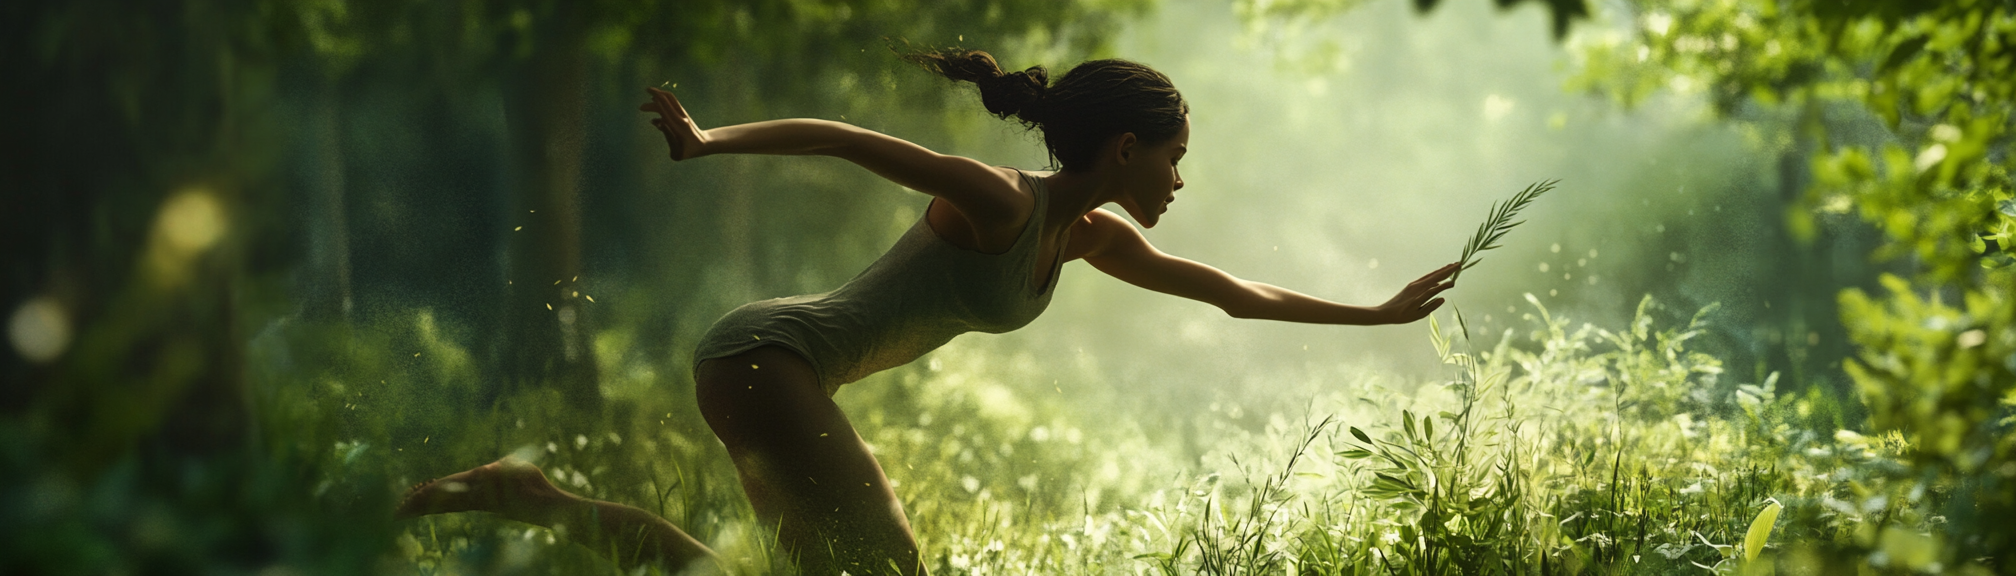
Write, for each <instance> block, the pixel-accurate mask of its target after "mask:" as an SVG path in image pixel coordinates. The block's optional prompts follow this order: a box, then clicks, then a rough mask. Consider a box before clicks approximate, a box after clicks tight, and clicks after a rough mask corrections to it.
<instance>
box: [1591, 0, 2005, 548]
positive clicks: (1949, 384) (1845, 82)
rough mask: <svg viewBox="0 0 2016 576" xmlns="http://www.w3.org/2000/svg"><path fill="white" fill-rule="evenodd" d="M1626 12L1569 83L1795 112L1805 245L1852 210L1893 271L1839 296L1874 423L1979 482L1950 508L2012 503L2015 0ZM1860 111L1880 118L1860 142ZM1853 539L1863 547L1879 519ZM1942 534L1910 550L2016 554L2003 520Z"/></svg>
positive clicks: (1702, 6) (1799, 230) (1926, 472)
mask: <svg viewBox="0 0 2016 576" xmlns="http://www.w3.org/2000/svg"><path fill="white" fill-rule="evenodd" d="M1627 28H1628V30H1629V31H1630V32H1631V36H1630V37H1628V38H1620V37H1616V36H1595V37H1592V38H1590V39H1585V40H1584V41H1583V42H1582V46H1581V47H1582V50H1581V51H1580V54H1579V57H1580V58H1582V62H1581V64H1582V67H1581V68H1582V70H1581V75H1580V76H1579V77H1578V78H1579V80H1578V81H1577V83H1578V85H1579V86H1582V87H1588V88H1594V89H1598V90H1601V91H1605V92H1608V93H1610V94H1612V95H1613V96H1616V97H1617V98H1618V99H1620V100H1622V101H1624V102H1626V103H1631V102H1635V101H1638V100H1640V99H1643V98H1644V97H1646V96H1649V95H1650V94H1652V93H1654V92H1656V91H1658V90H1661V89H1665V88H1668V87H1670V88H1673V89H1675V90H1676V91H1679V92H1683V93H1684V92H1689V91H1692V90H1696V89H1700V90H1705V91H1707V92H1708V93H1709V94H1710V96H1711V97H1712V100H1713V102H1714V103H1715V104H1716V108H1717V109H1718V110H1719V111H1721V112H1722V113H1723V114H1725V115H1729V116H1733V117H1736V118H1738V119H1754V118H1756V117H1757V116H1758V115H1757V114H1756V113H1754V112H1745V110H1756V109H1761V110H1765V111H1767V113H1778V114H1784V115H1787V116H1790V117H1794V118H1797V119H1798V120H1797V122H1798V124H1797V128H1798V130H1799V133H1800V134H1801V136H1802V137H1801V139H1800V141H1801V142H1810V144H1807V145H1805V146H1810V147H1811V148H1812V150H1811V151H1810V154H1811V160H1810V162H1809V164H1810V172H1811V175H1812V179H1811V184H1810V185H1809V186H1808V187H1807V188H1806V189H1804V190H1800V191H1795V192H1798V193H1800V201H1799V203H1798V204H1796V205H1794V206H1792V207H1790V208H1789V209H1788V211H1787V213H1786V219H1787V227H1788V230H1789V231H1791V232H1792V233H1793V234H1794V235H1795V236H1797V237H1799V238H1801V239H1804V240H1808V241H1811V240H1812V239H1814V238H1816V237H1817V236H1818V223H1819V221H1820V218H1824V216H1825V215H1828V214H1846V213H1850V212H1852V213H1855V214H1857V215H1859V216H1860V218H1861V220H1862V221H1863V222H1866V223H1868V224H1870V225H1872V226H1873V227H1874V228H1875V229H1877V230H1879V231H1881V233H1882V237H1883V239H1884V242H1883V243H1882V244H1881V245H1880V246H1878V247H1877V248H1876V250H1875V252H1874V254H1873V256H1874V257H1876V258H1879V259H1883V260H1889V261H1893V262H1899V263H1900V264H1901V270H1903V271H1904V276H1903V277H1899V276H1885V277H1884V278H1883V279H1882V281H1881V283H1882V284H1883V285H1884V288H1885V289H1884V291H1883V292H1882V293H1878V294H1873V295H1872V294H1869V293H1867V292H1864V291H1862V290H1861V289H1858V288H1848V289H1845V290H1843V291H1842V292H1841V294H1840V315H1841V321H1842V324H1843V325H1844V326H1845V327H1846V328H1847V331H1848V335H1849V337H1850V339H1851V340H1852V341H1853V342H1854V343H1855V345H1856V347H1857V351H1856V353H1855V356H1856V358H1854V359H1852V360H1850V361H1849V362H1847V364H1846V366H1845V368H1846V370H1847V373H1848V375H1849V376H1850V377H1851V378H1852V379H1853V380H1854V382H1855V387H1856V389H1857V390H1858V391H1859V392H1860V394H1861V397H1862V400H1863V401H1864V402H1865V403H1866V404H1867V405H1868V409H1869V411H1870V419H1871V424H1873V425H1874V426H1875V427H1876V428H1877V429H1878V430H1885V431H1897V432H1899V433H1901V434H1902V435H1903V437H1904V438H1907V439H1908V440H1909V442H1910V443H1911V445H1912V446H1915V450H1914V452H1913V453H1912V454H1911V457H1910V458H1909V461H1910V462H1912V464H1913V465H1914V469H1915V470H1916V472H1915V474H1919V475H1923V476H1924V477H1928V478H1934V479H1936V480H1934V481H1933V483H1934V484H1948V485H1954V486H1960V487H1965V488H1964V489H1965V490H1968V491H1970V492H1975V491H1978V493H1979V494H1983V495H1984V497H1983V499H1982V500H1981V501H1979V502H1978V503H1977V504H1976V505H1975V506H1974V507H1972V508H1971V509H1964V510H1951V511H1949V512H1951V513H1952V515H1953V516H1955V517H1997V516H2002V517H2006V516H2007V515H2008V514H2010V513H2016V497H2010V496H2006V494H2008V493H2010V492H2011V490H2009V487H2010V486H2011V485H2012V482H2016V452H2012V450H2011V447H2012V445H2016V427H2012V426H2011V421H2010V420H2009V418H2010V416H2009V415H2010V414H2011V403H2010V400H2011V399H2012V398H2016V355H2012V354H2011V350H2010V348H2008V345H2007V344H2006V343H2007V342H2008V341H2010V340H2011V339H2016V312H2012V308H2011V305H2010V304H2009V301H2010V300H2011V299H2012V296H2016V294H2012V290H2016V267H2012V266H2010V264H2011V263H2016V259H2012V257H2011V255H2010V253H2009V248H2010V240H2011V238H2012V236H2011V233H2012V231H2016V208H2012V207H2016V202H2012V200H2011V198H2012V193H2016V192H2012V191H2016V183H2012V179H2011V178H2010V173H2011V168H2012V166H2016V164H2012V162H2016V156H2012V155H2011V154H2010V153H2009V145H2010V142H2011V140H2012V138H2016V132H2012V131H2016V123H2012V122H2011V119H2012V118H2016V7H2012V6H2010V5H2009V4H2008V3H2006V2H1988V1H1965V0H1962V1H1953V2H1908V1H1901V0H1898V1H1881V2H1853V3H1835V2H1821V1H1798V2H1787V3H1779V2H1664V1H1658V2H1654V1H1645V2H1638V3H1636V6H1634V10H1633V16H1632V19H1631V20H1630V21H1629V22H1628V24H1627ZM1752 105H1758V108H1755V109H1753V108H1746V107H1749V106H1752ZM1766 117H1767V118H1768V117H1769V116H1768V115H1767V116H1766ZM1859 122H1868V123H1872V124H1880V125H1881V126H1882V128H1883V129H1884V130H1883V131H1882V132H1883V133H1882V134H1880V135H1878V136H1877V137H1873V138H1872V137H1870V136H1869V135H1868V134H1867V129H1866V128H1861V127H1857V123H1859ZM1792 142H1793V139H1792V138H1791V137H1789V135H1787V136H1777V137H1775V138H1768V139H1765V142H1764V144H1765V145H1766V146H1770V147H1774V148H1775V147H1784V146H1787V145H1788V144H1791V143H1792ZM1795 149H1796V148H1795ZM1800 152H1805V151H1804V150H1800ZM1948 301H1951V302H1954V303H1955V304H1947V303H1946V302H1948ZM1909 476H1912V475H1910V474H1906V475H1902V477H1909ZM1899 538H1902V537H1899ZM1907 540H1909V539H1908V538H1903V539H1887V538H1886V539H1885V540H1884V541H1895V542H1903V541H1907ZM1862 541H1863V542H1864V544H1866V545H1875V544H1874V543H1876V542H1877V535H1876V534H1874V533H1872V534H1869V535H1866V537H1865V538H1863V539H1862ZM1954 544H1956V545H1957V547H1944V548H1939V547H1933V548H1924V547H1914V548H1913V549H1914V550H1919V549H1938V550H1943V552H1940V554H1942V555H1949V556H1942V558H1944V559H1945V560H1944V561H1948V562H1949V564H1950V560H1951V559H1952V558H1955V557H1958V558H1981V557H1985V558H1992V559H1993V561H1994V562H1996V563H1999V564H2000V565H2001V566H2002V567H2003V569H2005V570H2006V569H2007V567H2008V566H2010V565H2016V530H2009V529H2006V528H2000V527H1997V528H1993V529H1988V530H1984V531H1981V532H1975V533H1969V534H1967V535H1966V536H1965V537H1964V538H1961V539H1960V540H1959V541H1958V542H1955V543H1954ZM1912 557H1913V558H1917V557H1919V556H1918V555H1916V554H1915V553H1914V555H1912Z"/></svg>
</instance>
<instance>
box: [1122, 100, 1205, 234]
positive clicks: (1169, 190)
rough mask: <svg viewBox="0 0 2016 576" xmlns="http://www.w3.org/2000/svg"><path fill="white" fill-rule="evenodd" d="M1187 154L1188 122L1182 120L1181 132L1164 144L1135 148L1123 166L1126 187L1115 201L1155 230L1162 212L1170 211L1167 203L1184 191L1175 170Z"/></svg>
mask: <svg viewBox="0 0 2016 576" xmlns="http://www.w3.org/2000/svg"><path fill="white" fill-rule="evenodd" d="M1189 151H1190V120H1189V119H1188V118H1185V119H1184V120H1183V129H1182V130H1179V131H1177V132H1176V136H1175V137H1172V138H1170V139H1168V140H1167V141H1164V142H1160V143H1155V144H1147V145H1135V146H1133V148H1132V150H1130V151H1129V152H1130V153H1129V154H1128V159H1127V163H1126V165H1125V166H1123V169H1124V171H1125V174H1126V180H1125V182H1126V188H1125V191H1124V192H1123V193H1122V194H1121V196H1120V198H1119V200H1118V202H1119V204H1120V207H1121V208H1122V209H1124V210H1126V211H1127V215H1128V216H1132V217H1134V221H1135V222H1140V223H1141V226H1142V227H1144V228H1154V227H1155V223H1156V222H1160V221H1161V220H1162V213H1163V212H1168V211H1169V203H1170V202H1174V201H1175V200H1176V191H1177V190H1182V189H1183V175H1182V174H1180V173H1179V172H1178V171H1177V169H1176V164H1177V162H1179V161H1181V160H1182V159H1183V155H1184V154H1186V153H1188V152H1189Z"/></svg>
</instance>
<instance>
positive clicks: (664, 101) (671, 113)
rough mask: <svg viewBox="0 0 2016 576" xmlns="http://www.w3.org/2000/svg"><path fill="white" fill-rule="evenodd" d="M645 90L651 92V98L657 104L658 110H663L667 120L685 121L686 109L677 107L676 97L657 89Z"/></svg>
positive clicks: (677, 100)
mask: <svg viewBox="0 0 2016 576" xmlns="http://www.w3.org/2000/svg"><path fill="white" fill-rule="evenodd" d="M645 90H649V91H650V92H651V98H652V99H653V100H656V101H657V102H658V106H659V107H660V108H663V109H664V111H665V115H666V117H667V118H674V119H679V120H685V119H687V116H686V107H685V106H681V105H679V97H678V96H673V95H672V93H671V92H666V91H664V90H659V89H657V88H645Z"/></svg>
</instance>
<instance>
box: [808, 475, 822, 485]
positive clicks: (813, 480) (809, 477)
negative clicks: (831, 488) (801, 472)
mask: <svg viewBox="0 0 2016 576" xmlns="http://www.w3.org/2000/svg"><path fill="white" fill-rule="evenodd" d="M805 479H806V480H811V481H812V483H813V484H818V483H819V479H818V478H813V477H811V476H806V477H805Z"/></svg>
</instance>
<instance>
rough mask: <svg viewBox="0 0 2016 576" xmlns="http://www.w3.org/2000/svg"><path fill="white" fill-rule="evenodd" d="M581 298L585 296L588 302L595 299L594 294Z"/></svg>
mask: <svg viewBox="0 0 2016 576" xmlns="http://www.w3.org/2000/svg"><path fill="white" fill-rule="evenodd" d="M582 298H587V299H588V301H589V302H594V301H595V297H594V296H582Z"/></svg>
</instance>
